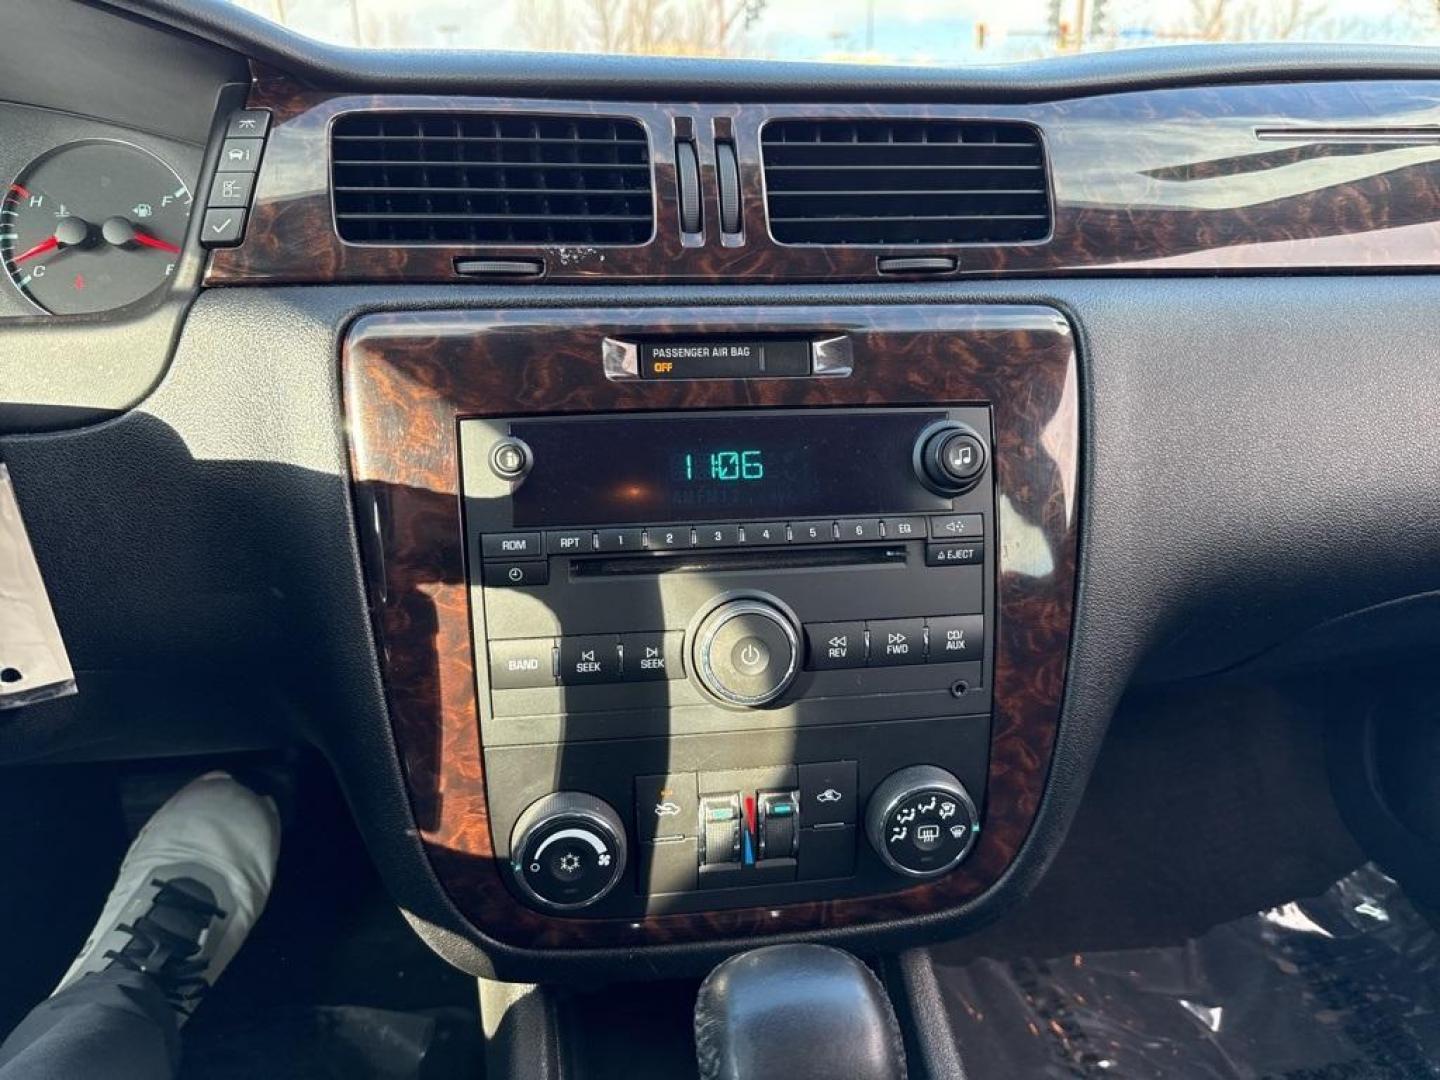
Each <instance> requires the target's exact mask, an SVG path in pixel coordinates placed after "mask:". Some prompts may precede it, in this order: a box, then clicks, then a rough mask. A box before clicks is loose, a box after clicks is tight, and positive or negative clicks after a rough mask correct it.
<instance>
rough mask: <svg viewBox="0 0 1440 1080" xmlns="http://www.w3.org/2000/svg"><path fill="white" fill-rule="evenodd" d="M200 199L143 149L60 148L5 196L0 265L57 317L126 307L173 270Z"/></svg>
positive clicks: (105, 145) (110, 145)
mask: <svg viewBox="0 0 1440 1080" xmlns="http://www.w3.org/2000/svg"><path fill="white" fill-rule="evenodd" d="M192 201H193V199H192V197H191V194H190V187H189V185H188V184H186V183H185V181H183V180H181V179H180V177H179V176H178V175H177V174H176V172H175V170H174V169H172V168H171V167H170V166H169V165H167V164H165V162H163V161H161V160H160V159H159V158H158V157H156V156H155V155H154V154H151V153H150V152H149V151H146V150H142V149H140V148H139V147H138V146H132V145H130V144H129V143H123V142H111V141H93V142H80V143H72V144H70V145H68V146H62V147H60V148H59V149H58V150H54V151H52V152H50V153H49V154H46V155H45V156H44V157H42V158H39V159H38V160H37V161H35V162H33V163H32V164H31V165H30V166H28V167H27V168H26V170H25V171H24V172H23V173H22V174H21V175H20V176H19V177H18V178H17V179H16V180H15V182H14V183H12V184H10V185H9V187H8V189H7V190H6V191H5V195H4V198H3V199H0V260H3V262H4V264H5V271H6V273H8V274H9V275H10V279H11V281H13V282H14V283H15V286H16V287H17V288H18V289H19V290H20V291H21V292H22V293H24V294H25V296H26V297H27V298H28V299H29V300H30V301H31V302H32V303H34V304H35V305H36V306H37V307H40V308H42V309H43V310H45V311H48V312H50V313H52V314H54V315H84V314H89V313H92V312H96V311H109V310H111V309H112V308H118V307H123V306H124V305H125V304H129V303H133V302H134V301H136V300H140V299H142V298H144V297H146V296H149V295H150V294H151V293H153V292H155V291H156V290H158V289H161V288H163V287H164V286H165V284H166V283H167V282H168V281H169V280H170V278H171V276H172V275H173V274H174V273H175V268H176V265H177V264H178V262H179V259H180V248H181V245H182V244H183V243H184V241H185V228H186V225H187V224H188V222H189V220H190V204H191V202H192Z"/></svg>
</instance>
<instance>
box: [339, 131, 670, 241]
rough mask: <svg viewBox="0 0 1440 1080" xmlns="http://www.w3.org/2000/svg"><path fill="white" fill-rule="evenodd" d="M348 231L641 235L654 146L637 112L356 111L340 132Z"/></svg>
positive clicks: (381, 236) (648, 217) (360, 234)
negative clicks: (633, 115) (623, 116)
mask: <svg viewBox="0 0 1440 1080" xmlns="http://www.w3.org/2000/svg"><path fill="white" fill-rule="evenodd" d="M330 152H331V163H332V164H331V182H332V184H333V189H334V197H335V224H336V227H337V228H338V229H339V232H340V238H341V239H342V240H348V241H350V242H352V243H359V244H459V245H465V244H513V245H528V244H643V243H645V242H646V241H647V240H649V239H650V236H651V234H652V233H653V231H654V217H655V212H654V205H653V200H652V196H651V182H650V151H649V144H648V143H647V141H646V138H645V130H644V129H643V128H642V127H641V126H640V125H639V124H638V123H636V122H635V121H633V120H612V119H604V118H599V117H569V116H525V115H517V114H508V115H491V114H486V113H437V112H430V113H417V112H371V113H350V114H347V115H345V116H341V117H340V118H339V119H338V120H336V121H335V126H334V128H333V130H332V134H331V146H330Z"/></svg>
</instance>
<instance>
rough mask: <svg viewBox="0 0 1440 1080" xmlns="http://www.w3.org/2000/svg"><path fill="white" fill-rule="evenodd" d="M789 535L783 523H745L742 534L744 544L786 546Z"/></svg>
mask: <svg viewBox="0 0 1440 1080" xmlns="http://www.w3.org/2000/svg"><path fill="white" fill-rule="evenodd" d="M789 542H790V533H789V531H788V530H787V529H786V528H785V523H784V522H783V521H761V522H754V523H751V522H747V523H746V524H745V526H744V529H743V532H742V538H741V543H744V544H788V543H789Z"/></svg>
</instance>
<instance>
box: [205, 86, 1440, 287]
mask: <svg viewBox="0 0 1440 1080" xmlns="http://www.w3.org/2000/svg"><path fill="white" fill-rule="evenodd" d="M250 104H251V106H252V107H256V108H267V109H270V110H272V112H273V113H274V114H275V123H274V125H273V127H272V133H271V136H270V140H269V143H268V144H267V148H266V152H265V157H264V159H263V161H262V164H261V168H260V173H259V176H258V178H257V183H256V191H255V202H254V207H253V210H252V212H251V218H250V222H249V225H248V227H247V230H246V237H245V241H244V243H242V244H240V245H239V246H238V247H234V248H225V249H220V250H217V251H215V252H213V253H212V254H211V256H210V263H209V268H208V271H207V274H206V283H207V284H209V285H227V284H244V283H258V282H273V283H317V282H367V281H368V282H385V281H409V282H457V281H464V280H469V279H465V278H462V277H460V276H458V275H457V274H456V273H455V269H454V260H455V258H456V257H457V256H460V255H474V254H476V253H482V254H486V255H493V256H496V257H503V256H507V255H514V256H522V255H523V256H529V257H531V258H534V257H536V256H537V255H540V256H542V257H543V258H544V260H545V262H546V274H545V278H544V280H547V281H550V282H562V283H563V282H597V281H615V282H633V281H654V282H661V281H669V282H675V281H705V282H720V281H747V282H776V281H845V280H850V281H874V280H879V279H880V275H879V274H878V273H877V270H876V265H875V262H876V258H877V256H880V255H885V254H908V255H913V254H916V253H917V252H919V253H926V252H946V253H952V254H955V255H957V256H958V257H959V259H960V266H961V269H960V272H959V276H961V277H968V276H974V277H997V276H1017V275H1041V274H1044V275H1064V274H1080V273H1125V274H1135V273H1176V272H1205V273H1214V272H1225V271H1234V272H1255V271H1267V270H1292V271H1293V270H1307V269H1324V270H1336V269H1345V270H1386V269H1396V268H1430V267H1435V266H1440V145H1437V144H1436V140H1435V139H1434V138H1433V137H1432V138H1426V137H1424V134H1423V133H1424V130H1425V129H1426V128H1427V127H1428V126H1433V125H1437V124H1440V83H1436V82H1376V83H1354V82H1349V83H1316V84H1298V85H1257V86H1224V87H1213V88H1205V87H1201V88H1188V89H1170V90H1150V91H1143V92H1136V93H1126V94H1112V95H1103V96H1098V97H1090V98H1077V99H1074V100H1069V101H1057V102H1049V103H1042V104H1035V105H1025V106H1014V105H1012V106H1004V105H987V106H981V107H973V108H972V107H966V106H963V105H917V106H913V107H910V106H894V105H890V106H856V105H835V104H828V105H804V106H799V105H790V106H783V107H779V106H764V105H744V104H737V105H730V106H724V105H715V104H683V103H667V104H656V103H615V102H594V101H539V100H530V99H527V100H514V99H504V98H481V97H438V96H420V95H393V94H392V95H378V96H376V95H365V94H335V93H325V92H317V91H311V90H305V89H302V88H299V87H297V86H295V85H294V84H293V83H291V82H289V81H288V80H286V79H285V78H283V77H280V76H275V75H271V74H262V75H261V76H260V77H259V78H257V80H256V82H255V85H254V87H253V89H252V92H251V95H250ZM402 108H403V109H460V110H466V109H468V110H476V111H495V110H500V111H509V112H516V113H526V112H531V113H560V114H590V115H611V116H626V117H632V118H634V119H636V120H639V121H640V122H641V123H643V124H644V125H645V126H646V127H647V128H648V130H649V131H650V134H651V144H652V159H653V167H654V175H655V182H656V191H655V195H656V200H655V203H656V215H657V220H656V233H655V238H654V240H653V241H652V242H651V243H649V244H644V245H638V246H632V247H619V246H617V247H578V246H577V247H567V248H548V249H546V248H535V247H509V246H498V245H472V246H465V247H453V246H446V245H433V246H408V247H388V246H383V245H380V246H376V245H357V244H347V243H342V242H341V241H340V239H339V238H338V236H337V235H336V233H335V230H334V226H333V222H332V213H331V204H330V195H329V176H328V169H329V145H328V143H329V138H328V131H329V126H330V123H331V121H332V120H333V119H334V118H335V117H336V116H339V115H340V114H342V113H345V112H347V111H351V110H356V109H402ZM857 115H872V116H881V117H916V116H929V117H935V118H964V119H979V120H985V119H991V120H1018V121H1024V122H1028V123H1031V124H1034V125H1036V126H1037V127H1038V128H1039V129H1040V131H1041V133H1042V136H1043V138H1044V141H1045V144H1046V148H1047V150H1048V153H1049V159H1050V173H1051V188H1052V200H1053V205H1054V229H1053V233H1052V236H1051V238H1050V239H1049V240H1047V241H1043V242H1036V243H1026V244H1011V245H997V246H977V247H954V246H951V247H946V246H944V245H934V246H929V245H927V246H917V247H884V246H858V247H843V248H837V247H820V246H812V245H781V244H776V243H775V242H773V241H772V240H771V239H770V235H769V231H768V229H767V226H766V217H765V207H764V199H763V195H762V192H763V182H762V163H761V152H760V129H761V127H762V126H763V125H764V123H765V122H766V121H767V120H769V119H771V118H773V117H781V116H787V117H795V116H800V117H827V116H831V117H854V116H857ZM1321 125H1323V127H1324V129H1325V130H1318V129H1319V128H1320V126H1321ZM692 126H693V129H694V131H695V132H696V133H697V134H698V136H699V139H698V144H697V145H698V149H699V150H700V158H701V162H700V164H701V182H702V188H703V194H704V205H705V234H704V237H703V241H699V242H697V241H692V240H691V239H688V238H687V239H684V240H682V238H681V235H680V227H679V218H678V209H677V206H676V197H675V162H674V139H675V133H676V130H677V128H681V127H683V128H686V129H688V128H690V127H692ZM1307 127H1309V128H1317V131H1316V132H1315V133H1314V134H1307V133H1306V131H1305V129H1306V128H1307ZM1259 129H1264V131H1265V133H1266V135H1265V138H1264V139H1261V138H1258V137H1257V135H1256V132H1257V130H1259ZM1347 129H1348V130H1362V131H1371V132H1374V131H1376V130H1377V129H1379V131H1380V132H1381V133H1382V134H1377V135H1376V137H1375V139H1374V141H1365V140H1363V139H1355V138H1343V137H1339V136H1337V135H1336V134H1335V132H1337V131H1338V132H1341V133H1343V132H1344V131H1346V130H1347ZM1385 129H1391V130H1393V131H1396V132H1404V131H1409V132H1411V133H1412V135H1413V139H1412V140H1410V141H1406V140H1405V139H1404V138H1403V137H1385V136H1384V135H1383V131H1384V130H1385ZM1437 130H1440V128H1437ZM717 132H718V133H720V134H722V135H728V136H729V137H733V139H734V141H735V144H736V148H737V153H738V156H739V161H740V171H741V178H742V195H743V198H742V224H743V233H742V238H740V239H737V238H733V237H728V236H727V237H723V238H722V237H721V236H720V235H719V232H718V229H717V225H716V223H717V222H718V220H719V204H718V195H717V194H716V186H715V161H714V136H715V134H716V133H717ZM1287 132H1288V133H1289V135H1288V137H1287ZM1416 132H1419V134H1415V133H1416ZM1277 133H1278V137H1277ZM890 278H891V275H886V280H889V279H890Z"/></svg>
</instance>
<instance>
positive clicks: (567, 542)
mask: <svg viewBox="0 0 1440 1080" xmlns="http://www.w3.org/2000/svg"><path fill="white" fill-rule="evenodd" d="M545 548H546V550H547V551H549V552H550V554H551V555H581V554H584V553H585V552H587V551H594V550H595V533H594V532H592V531H591V530H590V529H568V530H566V531H565V532H549V533H546V534H545Z"/></svg>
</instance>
